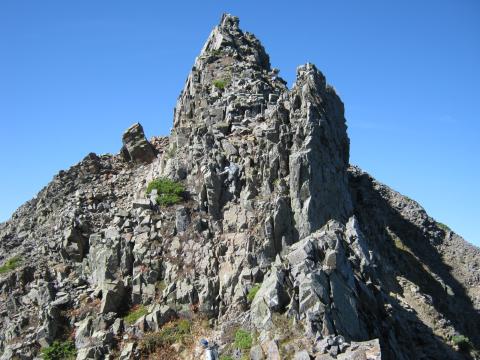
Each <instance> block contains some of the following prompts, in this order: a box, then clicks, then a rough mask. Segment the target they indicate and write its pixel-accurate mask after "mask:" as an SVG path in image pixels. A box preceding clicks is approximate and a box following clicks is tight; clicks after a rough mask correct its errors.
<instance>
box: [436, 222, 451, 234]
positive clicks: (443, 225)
mask: <svg viewBox="0 0 480 360" xmlns="http://www.w3.org/2000/svg"><path fill="white" fill-rule="evenodd" d="M437 226H438V227H439V228H440V229H442V230H443V231H445V232H447V231H452V229H450V228H449V227H448V225H445V224H444V223H441V222H438V221H437Z"/></svg>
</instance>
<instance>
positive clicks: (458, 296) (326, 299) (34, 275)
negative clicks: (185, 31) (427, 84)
mask: <svg viewBox="0 0 480 360" xmlns="http://www.w3.org/2000/svg"><path fill="white" fill-rule="evenodd" d="M238 25H239V22H238V18H236V17H234V16H231V15H224V16H223V17H222V19H221V22H220V24H219V25H218V26H217V27H215V28H214V30H213V31H212V33H211V34H210V36H209V38H208V40H207V42H206V43H205V45H204V47H203V49H202V51H201V53H200V55H199V56H198V57H197V59H196V60H195V64H194V66H193V68H192V71H191V73H190V74H189V75H188V78H187V81H186V83H185V87H184V89H183V91H182V93H181V95H180V96H179V98H178V102H177V105H176V108H175V115H174V127H173V130H172V133H171V135H170V136H169V137H168V138H167V137H166V138H154V139H152V140H151V141H150V142H149V141H147V140H146V139H145V136H144V134H143V129H142V128H141V126H140V125H139V124H135V125H134V126H132V127H131V128H130V129H128V130H127V131H126V132H125V134H124V136H123V147H122V149H121V151H120V153H119V154H118V155H102V156H97V155H95V154H89V155H88V156H87V157H86V158H85V159H83V160H82V161H81V162H80V163H79V164H77V165H75V166H73V167H72V168H70V169H69V170H67V171H61V172H60V173H59V174H57V175H56V176H55V177H54V179H53V180H52V182H51V183H50V184H48V185H47V186H46V187H45V188H44V189H43V190H42V191H41V192H40V193H39V194H38V195H37V197H36V198H34V199H32V200H31V201H29V202H27V203H26V204H24V205H23V206H22V207H20V208H19V209H18V210H17V211H16V212H15V213H14V214H13V216H12V218H11V219H10V220H9V221H7V222H6V223H3V224H1V225H0V239H1V240H0V249H1V252H0V261H1V263H2V264H3V267H1V268H0V269H1V271H0V299H1V302H0V353H3V354H2V355H1V357H0V358H1V359H2V360H3V359H33V358H35V357H39V356H40V353H41V349H42V348H43V353H44V355H43V356H44V357H45V358H51V359H56V358H72V357H74V356H75V355H73V354H74V353H76V358H77V359H116V358H120V359H139V358H145V359H147V358H152V359H154V358H159V359H161V358H184V359H199V358H202V356H204V355H203V353H205V352H206V350H203V349H202V347H201V346H199V345H198V340H199V339H200V338H202V337H203V338H207V339H209V340H210V342H212V341H215V342H216V343H217V344H218V346H219V348H218V350H219V352H220V354H221V358H222V356H223V359H244V358H252V359H263V358H265V359H332V358H337V359H380V358H383V359H473V358H479V357H478V353H477V351H478V349H480V335H479V334H480V313H479V309H480V287H479V286H480V252H479V249H478V248H475V247H473V246H471V245H469V244H468V243H466V242H465V241H464V240H463V239H461V238H460V237H459V236H458V235H456V234H455V233H454V232H452V231H450V230H449V229H448V228H446V227H445V226H443V225H441V224H438V223H436V222H435V221H434V220H433V219H432V218H430V217H429V216H428V215H427V214H426V213H425V211H424V210H423V209H422V208H421V206H420V205H419V204H417V203H416V202H415V201H413V200H411V199H408V198H407V197H404V196H402V195H401V194H398V193H396V192H395V191H393V190H391V189H389V188H388V187H386V186H385V185H382V184H380V183H378V182H376V181H375V180H374V179H372V178H371V177H370V176H369V175H368V174H366V173H365V172H363V171H362V170H360V169H358V168H356V167H352V166H350V165H349V139H348V136H347V132H346V125H345V118H344V108H343V103H342V102H341V100H340V98H339V97H338V95H337V94H336V93H335V91H334V89H333V88H332V87H330V86H329V85H327V83H326V81H325V77H324V76H323V74H322V73H321V72H320V71H319V70H318V69H317V68H316V67H315V66H314V65H312V64H306V65H303V66H300V67H299V68H298V69H297V78H296V81H295V84H294V85H293V87H292V88H291V89H288V88H287V86H286V83H285V81H283V80H282V79H281V78H280V77H279V74H278V73H279V72H278V70H277V69H272V68H271V66H270V61H269V57H268V55H267V53H266V52H265V49H264V48H263V46H262V45H261V44H260V42H259V41H258V40H257V39H256V38H255V37H254V36H253V35H252V34H249V33H246V32H242V30H240V29H239V26H238ZM155 179H170V180H171V181H172V182H171V183H170V185H172V184H176V185H181V187H182V186H183V187H184V189H185V191H184V192H183V193H182V194H181V198H180V199H177V200H176V201H174V202H175V204H173V205H168V206H167V205H158V204H157V196H162V194H161V193H158V192H157V193H156V191H155V190H154V191H152V192H151V193H150V194H148V195H147V194H146V189H147V185H148V184H149V183H150V182H151V181H152V180H155ZM173 181H174V182H175V183H173ZM178 200H181V201H178ZM73 344H74V346H73ZM74 348H75V349H74ZM49 351H50V352H49ZM55 351H56V352H57V353H56V355H55V354H53V353H54V352H55ZM45 354H47V355H45ZM52 354H53V355H52Z"/></svg>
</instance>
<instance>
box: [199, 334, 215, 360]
mask: <svg viewBox="0 0 480 360" xmlns="http://www.w3.org/2000/svg"><path fill="white" fill-rule="evenodd" d="M200 344H201V345H202V347H203V348H204V349H205V357H204V359H205V360H218V345H217V344H215V343H211V344H210V343H209V342H208V340H206V339H202V340H200Z"/></svg>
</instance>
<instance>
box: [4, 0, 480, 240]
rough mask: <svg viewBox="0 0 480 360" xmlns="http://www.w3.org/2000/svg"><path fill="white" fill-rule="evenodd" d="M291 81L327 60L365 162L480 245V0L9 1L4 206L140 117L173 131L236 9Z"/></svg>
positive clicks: (153, 127) (117, 142)
mask: <svg viewBox="0 0 480 360" xmlns="http://www.w3.org/2000/svg"><path fill="white" fill-rule="evenodd" d="M224 11H227V12H231V13H232V14H234V15H237V16H239V17H240V25H241V27H242V28H243V29H244V30H247V31H250V32H253V33H255V34H256V35H257V36H258V37H259V38H260V40H261V41H262V42H263V44H264V46H265V47H266V49H267V51H268V52H269V54H270V57H271V62H272V65H273V66H275V67H278V68H280V69H281V73H280V74H281V75H282V76H283V77H284V78H285V79H286V80H287V81H288V82H289V84H291V83H292V81H293V80H294V76H295V68H296V66H297V65H299V64H302V63H305V62H307V61H309V62H313V63H315V64H316V65H317V66H318V67H319V68H320V69H321V70H322V71H323V72H324V74H325V75H326V77H327V80H328V82H329V83H331V84H333V85H334V87H335V88H336V89H337V91H338V92H339V93H340V95H341V97H342V99H343V101H344V103H345V105H346V116H347V122H348V126H349V129H348V132H349V136H350V139H351V163H353V164H357V165H359V166H360V167H362V168H363V169H364V170H366V171H368V172H370V173H371V174H372V175H373V176H374V177H376V178H377V179H378V180H380V181H382V182H384V183H386V184H388V185H389V186H391V187H393V188H394V189H396V190H398V191H400V192H402V193H403V194H405V195H408V196H409V197H411V198H414V199H416V200H417V201H419V202H420V203H421V204H422V205H423V206H424V207H425V208H426V209H427V211H428V212H429V214H430V215H432V216H433V217H435V218H436V219H437V220H439V221H441V222H444V223H446V224H448V225H449V226H450V227H452V228H453V229H454V230H455V231H456V232H458V233H459V234H461V235H463V236H464V237H465V238H466V239H467V240H469V241H470V242H473V243H475V244H477V245H480V234H479V230H478V229H479V224H480V218H479V215H480V212H479V206H480V190H479V186H478V185H479V179H480V170H479V169H480V161H479V155H480V151H479V150H480V141H479V135H480V131H479V130H480V125H479V120H480V119H479V115H480V110H479V108H480V71H479V66H480V2H479V1H478V0H451V1H444V0H429V1H427V0H423V1H418V0H415V1H413V0H409V1H405V0H404V1H385V0H375V1H369V0H365V1H358V0H350V1H347V0H338V1H337V0H335V1H319V0H312V1H301V0H297V1H294V2H292V1H278V0H277V1H263V0H262V1H258V0H256V1H251V0H241V1H233V0H232V1H226V0H225V1H207V0H204V1H153V0H152V1H147V0H143V1H122V0H115V1H107V0H102V1H98V0H95V1H93V0H82V1H65V0H61V1H60V0H45V1H38V0H2V1H1V2H0V134H1V138H0V154H1V158H0V161H1V167H0V168H1V176H0V220H6V219H7V218H8V217H9V216H10V215H11V213H12V212H13V211H14V210H15V209H16V208H17V207H18V206H19V205H21V204H22V203H23V202H24V201H26V200H28V199H30V198H31V197H33V196H34V195H35V194H36V193H37V192H38V191H39V190H40V189H41V188H42V187H43V186H44V185H46V184H47V183H48V182H49V181H50V180H51V178H52V176H53V175H54V174H55V173H57V172H58V171H59V170H60V169H66V168H68V167H69V166H71V165H73V164H75V163H76V162H78V161H79V160H81V159H82V158H83V157H84V156H85V155H86V154H87V153H89V152H92V151H93V152H97V153H107V152H110V153H116V152H117V151H118V150H119V148H120V146H121V135H122V132H123V131H124V130H125V129H126V128H127V127H128V126H129V125H130V124H132V123H134V122H136V121H140V122H141V123H142V124H143V125H144V128H145V130H146V132H147V135H148V136H152V135H160V134H163V135H165V134H168V133H169V129H170V127H171V124H172V114H173V107H174V105H175V101H176V98H177V96H178V94H179V92H180V90H181V88H182V86H183V83H184V81H185V78H186V76H187V74H188V72H189V70H190V68H191V66H192V64H193V61H194V58H195V56H196V55H198V52H199V51H200V49H201V47H202V45H203V43H204V41H205V40H206V38H207V36H208V34H209V32H210V30H211V29H212V27H213V26H214V25H216V24H217V23H218V21H219V19H220V16H221V14H222V12H224Z"/></svg>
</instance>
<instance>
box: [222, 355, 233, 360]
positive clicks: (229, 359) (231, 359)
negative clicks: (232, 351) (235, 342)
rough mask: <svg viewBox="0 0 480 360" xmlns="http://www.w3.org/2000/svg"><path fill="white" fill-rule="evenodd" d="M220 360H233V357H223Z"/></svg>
mask: <svg viewBox="0 0 480 360" xmlns="http://www.w3.org/2000/svg"><path fill="white" fill-rule="evenodd" d="M220 360H233V357H231V356H230V355H221V356H220Z"/></svg>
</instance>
